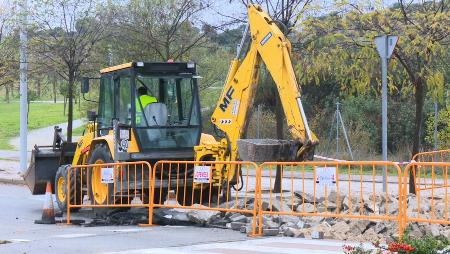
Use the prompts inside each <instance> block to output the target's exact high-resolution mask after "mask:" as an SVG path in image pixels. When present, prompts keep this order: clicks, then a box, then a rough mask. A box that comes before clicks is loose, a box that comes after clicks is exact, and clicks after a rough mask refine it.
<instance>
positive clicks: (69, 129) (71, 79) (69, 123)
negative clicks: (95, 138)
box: [67, 71, 75, 143]
mask: <svg viewBox="0 0 450 254" xmlns="http://www.w3.org/2000/svg"><path fill="white" fill-rule="evenodd" d="M74 81H75V75H74V71H70V73H69V91H68V92H69V94H68V96H69V110H68V114H67V142H69V143H70V142H72V121H73V83H74Z"/></svg>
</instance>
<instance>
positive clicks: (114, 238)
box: [0, 185, 247, 254]
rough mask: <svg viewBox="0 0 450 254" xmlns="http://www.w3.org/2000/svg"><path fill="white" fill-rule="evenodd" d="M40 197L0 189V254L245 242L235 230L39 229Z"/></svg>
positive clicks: (20, 189)
mask: <svg viewBox="0 0 450 254" xmlns="http://www.w3.org/2000/svg"><path fill="white" fill-rule="evenodd" d="M43 198H44V196H32V195H30V193H29V190H28V189H27V188H26V187H25V186H18V185H0V209H1V212H0V225H1V226H0V240H7V241H11V243H6V244H0V253H46V254H48V253H104V252H122V251H129V250H139V249H148V248H167V247H182V246H191V245H196V244H202V243H217V242H227V241H241V240H246V239H247V237H246V236H245V235H244V234H241V233H239V232H236V231H231V230H223V229H215V228H201V227H180V226H154V227H138V226H99V227H81V226H75V225H65V224H56V225H38V224H34V220H36V219H39V218H40V216H41V211H42V210H41V209H42V206H43Z"/></svg>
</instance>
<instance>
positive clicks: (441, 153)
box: [412, 149, 450, 162]
mask: <svg viewBox="0 0 450 254" xmlns="http://www.w3.org/2000/svg"><path fill="white" fill-rule="evenodd" d="M412 160H413V161H420V162H450V149H447V150H437V151H430V152H421V153H417V154H415V155H414V156H413V158H412Z"/></svg>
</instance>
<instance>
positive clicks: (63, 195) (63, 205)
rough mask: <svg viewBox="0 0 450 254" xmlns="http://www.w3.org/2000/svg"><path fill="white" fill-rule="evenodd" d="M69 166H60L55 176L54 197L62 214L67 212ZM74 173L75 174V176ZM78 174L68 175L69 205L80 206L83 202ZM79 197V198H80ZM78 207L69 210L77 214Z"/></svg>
mask: <svg viewBox="0 0 450 254" xmlns="http://www.w3.org/2000/svg"><path fill="white" fill-rule="evenodd" d="M69 167H70V165H61V166H60V167H59V168H58V170H57V171H56V175H55V185H54V186H55V196H56V203H57V204H58V207H59V209H60V210H61V211H62V212H65V211H67V197H68V195H67V182H68V181H67V176H68V174H69ZM75 173H76V174H75ZM79 175H80V174H79V172H73V171H72V172H71V175H70V204H72V205H81V203H82V202H83V198H82V196H83V194H82V192H81V184H80V178H79V177H77V176H79ZM80 195H81V198H80ZM78 210H80V208H79V207H76V208H72V209H70V211H71V212H77V211H78Z"/></svg>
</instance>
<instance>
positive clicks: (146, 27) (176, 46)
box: [114, 0, 210, 61]
mask: <svg viewBox="0 0 450 254" xmlns="http://www.w3.org/2000/svg"><path fill="white" fill-rule="evenodd" d="M209 5H210V3H209V1H205V0H170V1H160V0H152V1H137V0H136V1H130V2H129V3H128V4H127V5H125V6H118V7H117V8H119V11H117V13H118V14H119V15H118V16H117V19H116V20H115V22H116V25H117V30H118V31H117V32H116V33H114V37H115V40H116V41H119V43H120V42H125V43H126V45H129V46H130V47H131V48H130V49H129V51H130V53H131V54H127V56H125V57H131V58H133V57H134V59H133V60H135V59H136V58H138V57H139V58H142V57H145V58H150V59H152V58H153V59H154V58H159V59H161V60H163V61H166V60H168V59H174V60H183V58H184V57H185V56H186V54H187V53H188V52H190V51H191V50H192V49H194V48H195V47H198V46H200V45H202V44H204V43H205V42H206V40H205V39H206V38H205V37H206V35H207V32H208V30H201V29H199V27H201V26H202V24H204V22H203V21H202V20H201V19H200V17H199V14H200V13H201V12H202V11H204V10H206V9H207V8H208V7H209ZM195 22H196V23H197V24H195ZM119 54H120V53H119ZM122 58H124V57H122ZM127 60H131V59H127Z"/></svg>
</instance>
